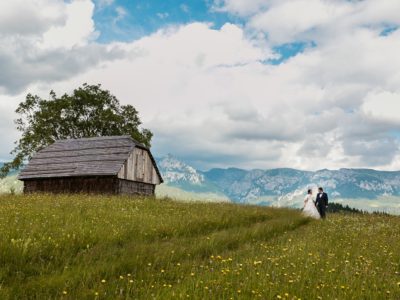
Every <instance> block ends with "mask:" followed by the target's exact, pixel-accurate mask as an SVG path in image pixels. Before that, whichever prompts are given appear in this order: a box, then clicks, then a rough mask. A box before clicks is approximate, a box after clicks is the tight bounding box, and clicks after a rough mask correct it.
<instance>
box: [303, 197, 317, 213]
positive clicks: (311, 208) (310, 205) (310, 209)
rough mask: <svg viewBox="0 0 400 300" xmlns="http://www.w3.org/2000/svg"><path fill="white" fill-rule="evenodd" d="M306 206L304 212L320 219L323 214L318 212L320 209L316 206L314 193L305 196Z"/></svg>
mask: <svg viewBox="0 0 400 300" xmlns="http://www.w3.org/2000/svg"><path fill="white" fill-rule="evenodd" d="M304 202H305V204H304V208H303V214H304V215H306V216H307V217H311V218H314V219H320V218H321V216H320V214H319V212H318V209H317V208H316V207H315V204H314V201H313V197H312V195H307V196H306V197H305V198H304Z"/></svg>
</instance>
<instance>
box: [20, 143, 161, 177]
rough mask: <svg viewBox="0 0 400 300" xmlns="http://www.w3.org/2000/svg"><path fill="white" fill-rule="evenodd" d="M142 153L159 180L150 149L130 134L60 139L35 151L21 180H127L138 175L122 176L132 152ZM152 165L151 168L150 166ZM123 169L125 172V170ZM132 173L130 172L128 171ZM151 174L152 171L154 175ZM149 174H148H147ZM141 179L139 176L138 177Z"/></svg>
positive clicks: (130, 163) (128, 164)
mask: <svg viewBox="0 0 400 300" xmlns="http://www.w3.org/2000/svg"><path fill="white" fill-rule="evenodd" d="M138 152H140V153H143V154H142V156H141V157H145V159H146V162H145V163H146V164H147V166H148V168H149V170H151V174H152V176H151V178H146V179H149V181H145V180H138V181H143V182H148V183H152V184H159V183H162V182H163V180H162V177H161V174H160V172H159V170H158V168H157V165H156V162H155V160H154V158H153V156H152V154H151V152H150V150H149V149H148V148H146V147H144V146H143V145H142V144H140V143H138V142H136V141H134V140H133V139H132V138H131V137H130V136H110V137H94V138H82V139H68V140H59V141H56V142H55V143H54V144H52V145H50V146H48V147H46V148H44V149H42V150H41V151H39V152H38V153H36V154H35V155H34V156H33V158H32V159H31V160H30V162H29V164H28V165H27V166H26V167H25V168H24V169H23V170H22V171H21V173H20V175H19V177H18V178H19V179H20V180H31V179H40V178H61V177H89V176H118V178H121V179H126V180H136V179H137V177H132V176H131V177H124V176H121V171H122V170H123V171H122V172H123V175H125V173H127V174H126V175H128V173H129V172H128V170H129V171H130V172H131V168H129V169H128V167H131V166H133V167H135V162H133V160H132V159H131V158H132V157H133V158H135V156H134V154H135V153H138ZM150 165H151V168H150ZM125 170H126V172H125ZM131 173H132V172H131ZM153 174H154V175H153ZM147 177H149V176H147ZM139 179H140V178H139Z"/></svg>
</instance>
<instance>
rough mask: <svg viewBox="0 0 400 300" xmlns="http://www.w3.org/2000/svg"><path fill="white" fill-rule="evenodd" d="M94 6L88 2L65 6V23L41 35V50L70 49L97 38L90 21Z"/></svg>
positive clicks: (86, 0) (87, 0)
mask: <svg viewBox="0 0 400 300" xmlns="http://www.w3.org/2000/svg"><path fill="white" fill-rule="evenodd" d="M93 10H94V4H93V3H92V2H91V1H90V0H80V1H73V2H71V3H69V4H66V5H65V14H66V16H67V18H66V21H65V23H64V24H62V26H52V27H51V28H50V29H49V30H48V31H47V32H45V33H44V34H43V42H42V43H41V45H40V46H41V47H43V48H46V49H48V48H59V47H63V48H72V47H75V46H82V45H86V44H87V43H88V42H90V41H91V40H94V39H95V38H96V36H97V32H96V30H95V28H94V22H93V20H92V15H93Z"/></svg>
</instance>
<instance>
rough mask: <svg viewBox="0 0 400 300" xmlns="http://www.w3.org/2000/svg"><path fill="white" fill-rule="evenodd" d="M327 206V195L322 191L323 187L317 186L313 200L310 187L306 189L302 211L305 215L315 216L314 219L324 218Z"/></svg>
mask: <svg viewBox="0 0 400 300" xmlns="http://www.w3.org/2000/svg"><path fill="white" fill-rule="evenodd" d="M327 207H328V195H327V194H326V193H324V189H323V188H322V187H320V188H318V194H317V197H316V199H315V201H314V197H313V195H312V189H309V190H308V191H307V196H306V198H305V199H304V207H303V213H304V214H305V215H306V216H307V217H311V218H315V219H320V218H322V219H325V216H326V214H325V210H326V208H327Z"/></svg>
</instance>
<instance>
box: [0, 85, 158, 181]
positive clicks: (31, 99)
mask: <svg viewBox="0 0 400 300" xmlns="http://www.w3.org/2000/svg"><path fill="white" fill-rule="evenodd" d="M16 113H17V114H18V115H19V117H18V118H17V119H16V120H15V124H16V126H17V129H18V130H19V131H20V132H21V133H22V134H21V138H20V139H19V140H18V141H16V142H15V144H16V147H15V148H14V150H13V151H12V152H11V154H13V155H15V157H14V159H13V160H12V161H11V162H8V163H6V164H4V165H3V167H2V168H1V169H0V177H4V176H6V175H7V174H8V173H9V172H10V171H11V170H17V169H19V168H20V167H21V166H22V165H23V163H24V161H26V160H29V159H30V158H31V157H32V155H33V154H34V153H35V152H37V151H39V150H40V149H42V148H44V147H46V146H48V145H49V144H51V143H53V142H54V141H56V140H59V139H67V138H83V137H96V136H111V135H129V136H131V137H132V138H133V139H135V140H136V141H138V142H140V143H142V144H144V145H146V146H148V147H150V141H151V138H152V136H153V134H152V133H151V131H150V130H148V129H141V128H140V125H141V121H140V119H139V115H138V111H137V110H136V109H135V108H134V107H133V106H132V105H120V103H119V101H118V99H117V98H116V97H115V96H114V95H112V94H111V93H110V92H109V91H107V90H104V89H102V88H101V85H88V84H83V86H81V87H79V88H78V89H75V90H74V91H73V92H72V94H70V95H68V94H64V95H62V96H61V97H58V96H57V95H56V93H55V92H54V91H51V92H50V98H49V99H48V100H45V99H42V98H40V97H39V96H37V95H32V94H28V95H27V96H26V99H25V101H24V102H21V103H20V104H19V106H18V108H17V109H16Z"/></svg>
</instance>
